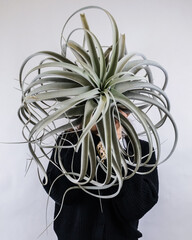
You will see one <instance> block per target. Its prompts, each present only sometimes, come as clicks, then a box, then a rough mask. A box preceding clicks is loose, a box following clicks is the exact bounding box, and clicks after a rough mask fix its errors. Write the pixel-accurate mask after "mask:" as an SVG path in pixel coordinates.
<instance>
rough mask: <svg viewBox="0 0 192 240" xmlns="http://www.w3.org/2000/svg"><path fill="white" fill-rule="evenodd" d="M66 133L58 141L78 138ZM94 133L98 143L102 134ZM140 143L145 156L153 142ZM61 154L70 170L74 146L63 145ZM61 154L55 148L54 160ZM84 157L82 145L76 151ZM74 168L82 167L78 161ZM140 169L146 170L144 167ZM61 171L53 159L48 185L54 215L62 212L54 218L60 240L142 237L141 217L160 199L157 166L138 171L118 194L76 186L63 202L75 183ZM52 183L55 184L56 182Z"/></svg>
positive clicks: (121, 239)
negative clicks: (105, 195)
mask: <svg viewBox="0 0 192 240" xmlns="http://www.w3.org/2000/svg"><path fill="white" fill-rule="evenodd" d="M117 133H118V130H117ZM63 134H64V135H61V136H60V137H59V138H58V140H57V141H58V142H60V143H62V141H63V144H64V145H66V146H67V145H69V143H68V142H67V141H64V139H65V138H67V139H68V140H69V141H71V142H72V143H76V142H77V136H76V134H75V133H70V134H66V133H63ZM92 136H93V140H94V143H95V146H97V145H98V143H99V142H100V138H99V136H98V135H96V134H95V133H94V131H93V133H92ZM62 138H63V140H62ZM124 140H125V141H126V143H127V142H128V141H129V139H128V137H125V139H124ZM140 143H141V149H142V156H146V155H147V154H148V151H149V145H148V143H147V142H146V141H143V140H140ZM129 151H131V149H130V150H129ZM59 154H60V156H61V159H62V163H63V164H64V166H65V168H66V170H67V171H70V169H71V159H72V156H73V154H74V149H73V148H62V150H61V151H60V153H59ZM57 155H58V153H57V150H55V149H54V150H53V152H52V157H51V159H52V160H53V159H54V156H56V159H57V161H58V156H57ZM80 157H81V148H80V149H79V151H78V152H75V154H74V159H75V160H74V162H75V163H78V162H79V161H80ZM143 161H145V159H143ZM155 161H156V158H155V153H153V155H152V157H151V159H150V163H155ZM56 164H58V162H57V163H56ZM74 170H75V171H78V170H79V165H78V164H76V166H74ZM139 170H140V171H142V167H140V169H139ZM98 171H100V173H98V175H99V174H100V176H101V178H102V170H101V169H98ZM60 175H61V171H60V170H59V169H58V168H57V167H56V166H55V165H54V164H53V163H52V162H50V163H49V165H48V168H47V176H48V184H47V185H45V186H44V188H45V190H46V191H47V193H49V194H50V196H51V198H53V200H54V201H55V213H54V216H55V217H56V216H57V215H58V216H57V218H56V219H55V221H54V231H55V233H56V235H57V237H58V240H138V238H140V237H142V234H141V232H139V231H138V223H139V219H141V218H142V217H143V216H144V215H145V214H146V213H147V212H148V211H149V210H150V209H151V208H152V207H153V206H154V205H155V204H156V203H157V201H158V188H159V183H158V172H157V169H155V170H154V171H153V172H151V173H149V174H147V175H139V174H135V175H134V176H133V177H131V178H130V179H128V180H125V181H124V183H123V187H122V189H121V191H120V193H119V194H118V195H117V196H116V197H114V198H110V199H102V200H101V199H99V198H97V197H93V196H91V195H89V194H87V193H86V192H84V191H83V190H81V189H73V190H70V191H68V192H67V194H66V195H65V198H64V201H63V204H62V199H63V195H64V193H65V191H66V190H67V189H69V188H70V187H72V186H74V184H73V183H71V182H70V181H69V180H68V179H67V178H66V177H65V176H64V175H63V176H61V177H59V178H58V176H60ZM57 178H58V179H57ZM56 179H57V180H56ZM55 180H56V181H55ZM52 183H54V184H53V185H52ZM50 188H51V191H50ZM107 191H108V193H109V194H110V191H114V189H113V187H112V188H110V189H108V190H107ZM101 194H102V193H101ZM58 213H59V214H58Z"/></svg>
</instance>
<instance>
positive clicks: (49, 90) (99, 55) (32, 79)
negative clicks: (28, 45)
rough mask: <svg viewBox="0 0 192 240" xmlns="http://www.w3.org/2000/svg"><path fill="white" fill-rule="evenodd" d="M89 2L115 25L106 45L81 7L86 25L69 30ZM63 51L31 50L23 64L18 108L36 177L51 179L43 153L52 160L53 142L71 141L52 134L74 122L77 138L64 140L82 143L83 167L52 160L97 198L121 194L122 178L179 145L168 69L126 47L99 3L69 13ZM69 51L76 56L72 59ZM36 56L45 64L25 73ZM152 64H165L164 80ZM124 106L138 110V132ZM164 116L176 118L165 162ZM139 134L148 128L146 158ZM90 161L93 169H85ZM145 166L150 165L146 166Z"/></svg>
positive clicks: (148, 168)
mask: <svg viewBox="0 0 192 240" xmlns="http://www.w3.org/2000/svg"><path fill="white" fill-rule="evenodd" d="M89 8H95V9H99V10H101V11H103V12H104V13H105V14H106V15H107V17H108V18H109V20H110V23H111V28H112V44H111V46H109V47H107V48H106V47H103V46H102V45H101V44H100V42H99V40H98V38H97V37H96V36H95V34H94V33H93V32H92V31H91V29H90V28H89V25H88V22H87V19H86V16H85V15H84V14H81V15H80V19H81V22H82V28H77V29H75V30H73V31H72V32H71V33H70V34H69V35H68V36H67V37H64V31H65V28H66V26H67V25H68V23H69V21H70V19H71V18H72V17H73V16H74V15H75V14H77V13H79V12H81V11H82V10H86V9H89ZM75 31H81V32H83V35H84V41H83V43H82V44H79V43H77V42H75V41H73V40H72V36H73V33H74V32H75ZM61 50H62V53H61V54H57V53H55V52H50V51H41V52H37V53H35V54H33V55H31V56H29V57H28V58H27V59H26V60H25V61H24V63H23V65H22V66H21V70H20V87H21V90H22V105H21V107H20V109H19V111H18V114H19V118H20V120H21V121H22V122H23V124H24V127H23V136H24V138H25V140H26V141H27V143H28V146H29V150H30V153H31V155H32V158H33V160H35V161H36V163H37V166H38V173H39V176H40V175H41V174H40V172H43V174H44V176H45V183H44V184H46V183H47V180H48V179H47V175H46V170H45V167H44V165H43V163H42V161H41V160H42V159H43V158H44V159H47V160H48V161H52V160H51V159H50V152H51V150H52V149H53V148H55V149H57V150H58V151H59V150H61V149H62V148H65V147H66V146H63V145H62V144H61V141H60V142H57V143H55V140H56V139H57V138H58V136H59V135H60V134H61V133H63V132H69V131H68V130H69V129H73V131H70V132H69V134H70V133H71V132H73V133H74V132H75V133H76V134H77V137H78V140H77V142H76V143H75V144H74V143H71V146H67V147H73V148H74V152H75V151H76V152H77V151H78V150H79V149H80V148H81V163H80V171H79V172H75V171H74V170H73V169H72V170H71V172H67V171H66V169H65V166H64V164H63V163H62V161H61V159H59V163H58V165H57V164H56V163H55V161H52V162H53V164H55V165H56V167H58V168H59V169H60V170H61V174H64V175H65V176H66V177H67V178H68V179H69V180H70V181H71V182H73V183H74V184H75V185H76V186H78V187H80V188H82V189H83V190H84V191H86V192H89V193H90V194H92V195H94V196H96V197H98V196H99V197H103V198H108V197H114V196H116V195H117V194H118V193H119V191H120V189H121V187H122V185H123V181H124V180H128V179H130V178H131V177H133V176H134V174H148V173H150V172H152V171H153V170H154V169H155V168H156V167H157V165H158V164H159V163H161V162H164V161H165V160H167V159H168V158H169V157H170V156H171V154H172V153H173V151H174V149H175V146H176V142H177V129H176V125H175V122H174V120H173V118H172V116H171V114H170V103H169V100H168V98H167V95H166V94H165V92H164V90H165V88H166V85H167V81H168V76H167V72H166V70H165V69H164V68H163V67H162V66H161V65H159V64H158V63H157V62H155V61H152V60H148V59H147V58H146V57H145V56H144V55H143V54H139V53H129V52H128V53H127V50H126V45H125V35H119V32H118V28H117V24H116V22H115V20H114V18H113V16H112V15H111V14H110V13H109V12H108V11H107V10H105V9H102V8H100V7H95V6H94V7H93V6H91V7H85V8H82V9H80V10H78V11H76V12H75V13H74V14H72V15H71V16H70V17H69V18H68V20H67V21H66V23H65V25H64V27H63V30H62V34H61ZM69 50H71V52H72V53H73V55H74V57H75V61H71V60H70V59H68V58H67V51H69ZM39 56H40V57H43V59H42V60H41V61H40V63H39V64H37V65H36V66H34V67H33V68H32V69H30V70H29V71H28V72H25V71H24V70H25V69H26V68H27V67H26V65H28V63H29V62H31V60H32V59H35V58H36V59H38V57H39ZM33 61H34V60H33ZM153 68H157V69H160V71H161V72H162V73H163V85H162V87H158V86H157V85H156V84H155V79H154V77H153ZM24 72H25V73H24ZM119 108H120V109H123V110H124V111H126V112H129V113H130V114H132V115H133V116H134V118H135V119H136V120H137V122H138V124H140V126H141V129H142V130H141V131H140V132H138V131H136V129H135V127H134V125H133V124H132V123H131V122H130V121H129V120H128V119H127V118H126V117H124V116H123V115H122V114H121V113H120V112H119V111H118V109H119ZM152 109H156V110H157V111H156V112H157V113H158V116H159V118H158V120H155V121H153V120H152V118H151V117H150V116H149V115H150V114H149V113H150V112H151V111H152ZM115 119H116V120H118V121H119V122H120V124H121V125H122V127H123V132H124V134H125V135H127V136H128V138H129V141H130V143H129V144H130V145H131V146H132V149H133V155H132V156H131V157H130V156H129V154H128V152H125V151H124V149H123V148H122V147H121V145H120V144H119V141H118V138H117V133H116V128H115ZM167 120H169V121H170V122H171V123H172V126H173V129H174V133H175V139H174V142H173V145H172V147H171V150H170V152H169V153H168V154H167V156H166V157H165V158H164V159H163V160H161V161H160V151H161V140H160V136H159V133H158V130H159V129H160V128H161V127H162V126H163V125H164V123H165V122H166V121H167ZM94 125H96V127H97V130H98V134H99V136H100V139H101V142H102V145H103V146H104V149H105V152H106V160H105V162H104V163H103V162H101V161H100V160H101V159H100V158H99V157H98V156H96V150H95V146H94V141H93V136H92V133H91V128H92V127H93V126H94ZM79 126H81V128H80V129H79V128H78V127H79ZM80 130H81V131H80ZM78 133H79V134H80V135H78ZM141 135H142V136H144V135H145V136H146V139H147V141H148V143H149V152H148V155H147V156H145V158H144V159H145V160H144V161H143V158H142V153H141V146H140V140H139V137H140V136H141ZM63 136H67V135H63ZM65 140H66V141H67V139H65ZM39 150H40V151H39ZM153 151H155V152H156V163H154V164H151V163H150V162H149V161H150V158H151V156H152V154H153ZM88 166H90V169H91V171H88ZM98 166H101V167H102V168H103V171H104V173H105V179H104V181H103V182H99V181H98V180H97V168H98ZM140 167H142V169H145V171H142V172H141V171H140ZM40 169H41V171H39V170H40ZM113 185H117V186H118V188H117V189H116V190H115V192H114V193H112V194H111V195H107V196H105V195H103V196H100V195H99V194H98V191H95V193H93V191H92V190H101V189H107V188H110V187H111V186H113ZM90 190H91V191H90Z"/></svg>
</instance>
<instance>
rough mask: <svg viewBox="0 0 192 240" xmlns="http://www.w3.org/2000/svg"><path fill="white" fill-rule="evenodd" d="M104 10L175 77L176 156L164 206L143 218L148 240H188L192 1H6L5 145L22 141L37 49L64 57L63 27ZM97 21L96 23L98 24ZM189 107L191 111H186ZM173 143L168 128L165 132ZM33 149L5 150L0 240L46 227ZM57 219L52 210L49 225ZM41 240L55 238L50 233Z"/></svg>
mask: <svg viewBox="0 0 192 240" xmlns="http://www.w3.org/2000/svg"><path fill="white" fill-rule="evenodd" d="M86 5H99V6H102V7H104V8H106V9H108V10H109V11H110V12H111V13H112V15H113V16H114V17H115V19H116V21H117V23H118V26H119V28H120V30H121V32H124V33H125V34H126V36H127V47H128V50H130V51H134V50H136V51H139V52H142V53H144V54H145V55H146V56H147V57H148V58H150V59H153V60H156V61H158V62H159V63H160V64H161V65H163V66H164V67H165V68H166V69H167V70H168V73H169V84H168V88H167V94H168V96H169V99H170V101H171V103H172V110H171V112H172V115H173V116H174V118H175V120H176V122H177V125H178V129H179V143H178V146H177V149H176V151H175V153H174V155H172V157H171V158H170V159H169V160H168V161H167V162H166V163H165V164H162V165H161V166H159V175H160V198H159V203H158V204H157V205H156V206H155V207H154V209H153V210H151V211H150V212H149V213H148V214H146V216H145V217H144V218H143V219H142V221H141V223H140V230H141V231H142V232H143V236H144V237H143V239H144V240H154V239H155V240H162V239H166V240H181V239H190V236H191V235H192V228H191V217H192V207H191V203H192V192H191V184H192V174H191V169H192V162H191V161H190V160H191V157H190V154H191V153H190V146H191V141H190V137H191V125H190V121H191V117H192V116H191V106H190V104H191V102H192V98H191V91H192V83H191V82H192V71H191V69H190V68H191V67H192V60H191V59H192V58H191V53H192V44H191V43H192V32H191V27H192V14H191V12H192V2H191V1H190V0H174V1H173V0H169V1H167V0H161V1H157V0H145V1H143V0H134V1H130V0H120V1H112V0H103V1H101V0H100V1H99V0H95V1H93V0H71V1H67V0H55V1H52V0H33V1H27V0H0V83H1V85H0V86H1V87H0V103H1V115H0V116H1V118H0V133H1V134H0V141H7V142H9V141H22V140H23V139H22V136H21V127H22V125H21V123H20V122H19V120H18V118H17V109H18V107H19V105H20V92H19V91H17V90H16V89H15V87H18V82H17V81H16V80H15V79H18V73H19V68H20V65H21V63H22V62H23V60H24V59H25V58H26V57H27V56H28V55H30V54H31V53H34V52H36V51H40V50H52V51H57V52H59V51H60V46H59V40H60V32H61V29H62V26H63V24H64V22H65V20H66V19H67V17H68V16H69V15H70V14H71V13H72V12H73V11H74V10H76V9H78V8H80V7H83V6H86ZM95 22H96V21H95ZM184 104H185V106H184ZM163 134H164V135H165V136H167V138H169V137H171V135H170V134H169V128H168V127H167V128H166V129H165V130H164V133H163ZM28 157H29V156H28V149H27V146H26V145H23V144H20V145H2V144H0V166H1V167H0V239H1V240H14V239H20V240H26V239H27V240H34V239H36V238H37V236H38V235H39V234H40V233H41V232H42V230H43V229H44V227H45V203H46V199H47V197H46V194H45V192H44V190H43V189H42V187H41V185H40V183H39V182H38V178H37V174H36V169H35V164H33V165H32V167H31V169H30V171H29V173H28V175H27V176H26V177H24V175H25V162H26V159H27V158H28ZM52 214H53V202H50V204H49V214H48V220H49V221H51V217H52ZM40 239H41V240H45V239H46V240H48V239H51V240H54V239H56V237H55V235H54V232H53V231H52V229H51V228H50V229H49V231H48V235H46V234H44V235H42V236H41V238H40Z"/></svg>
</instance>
